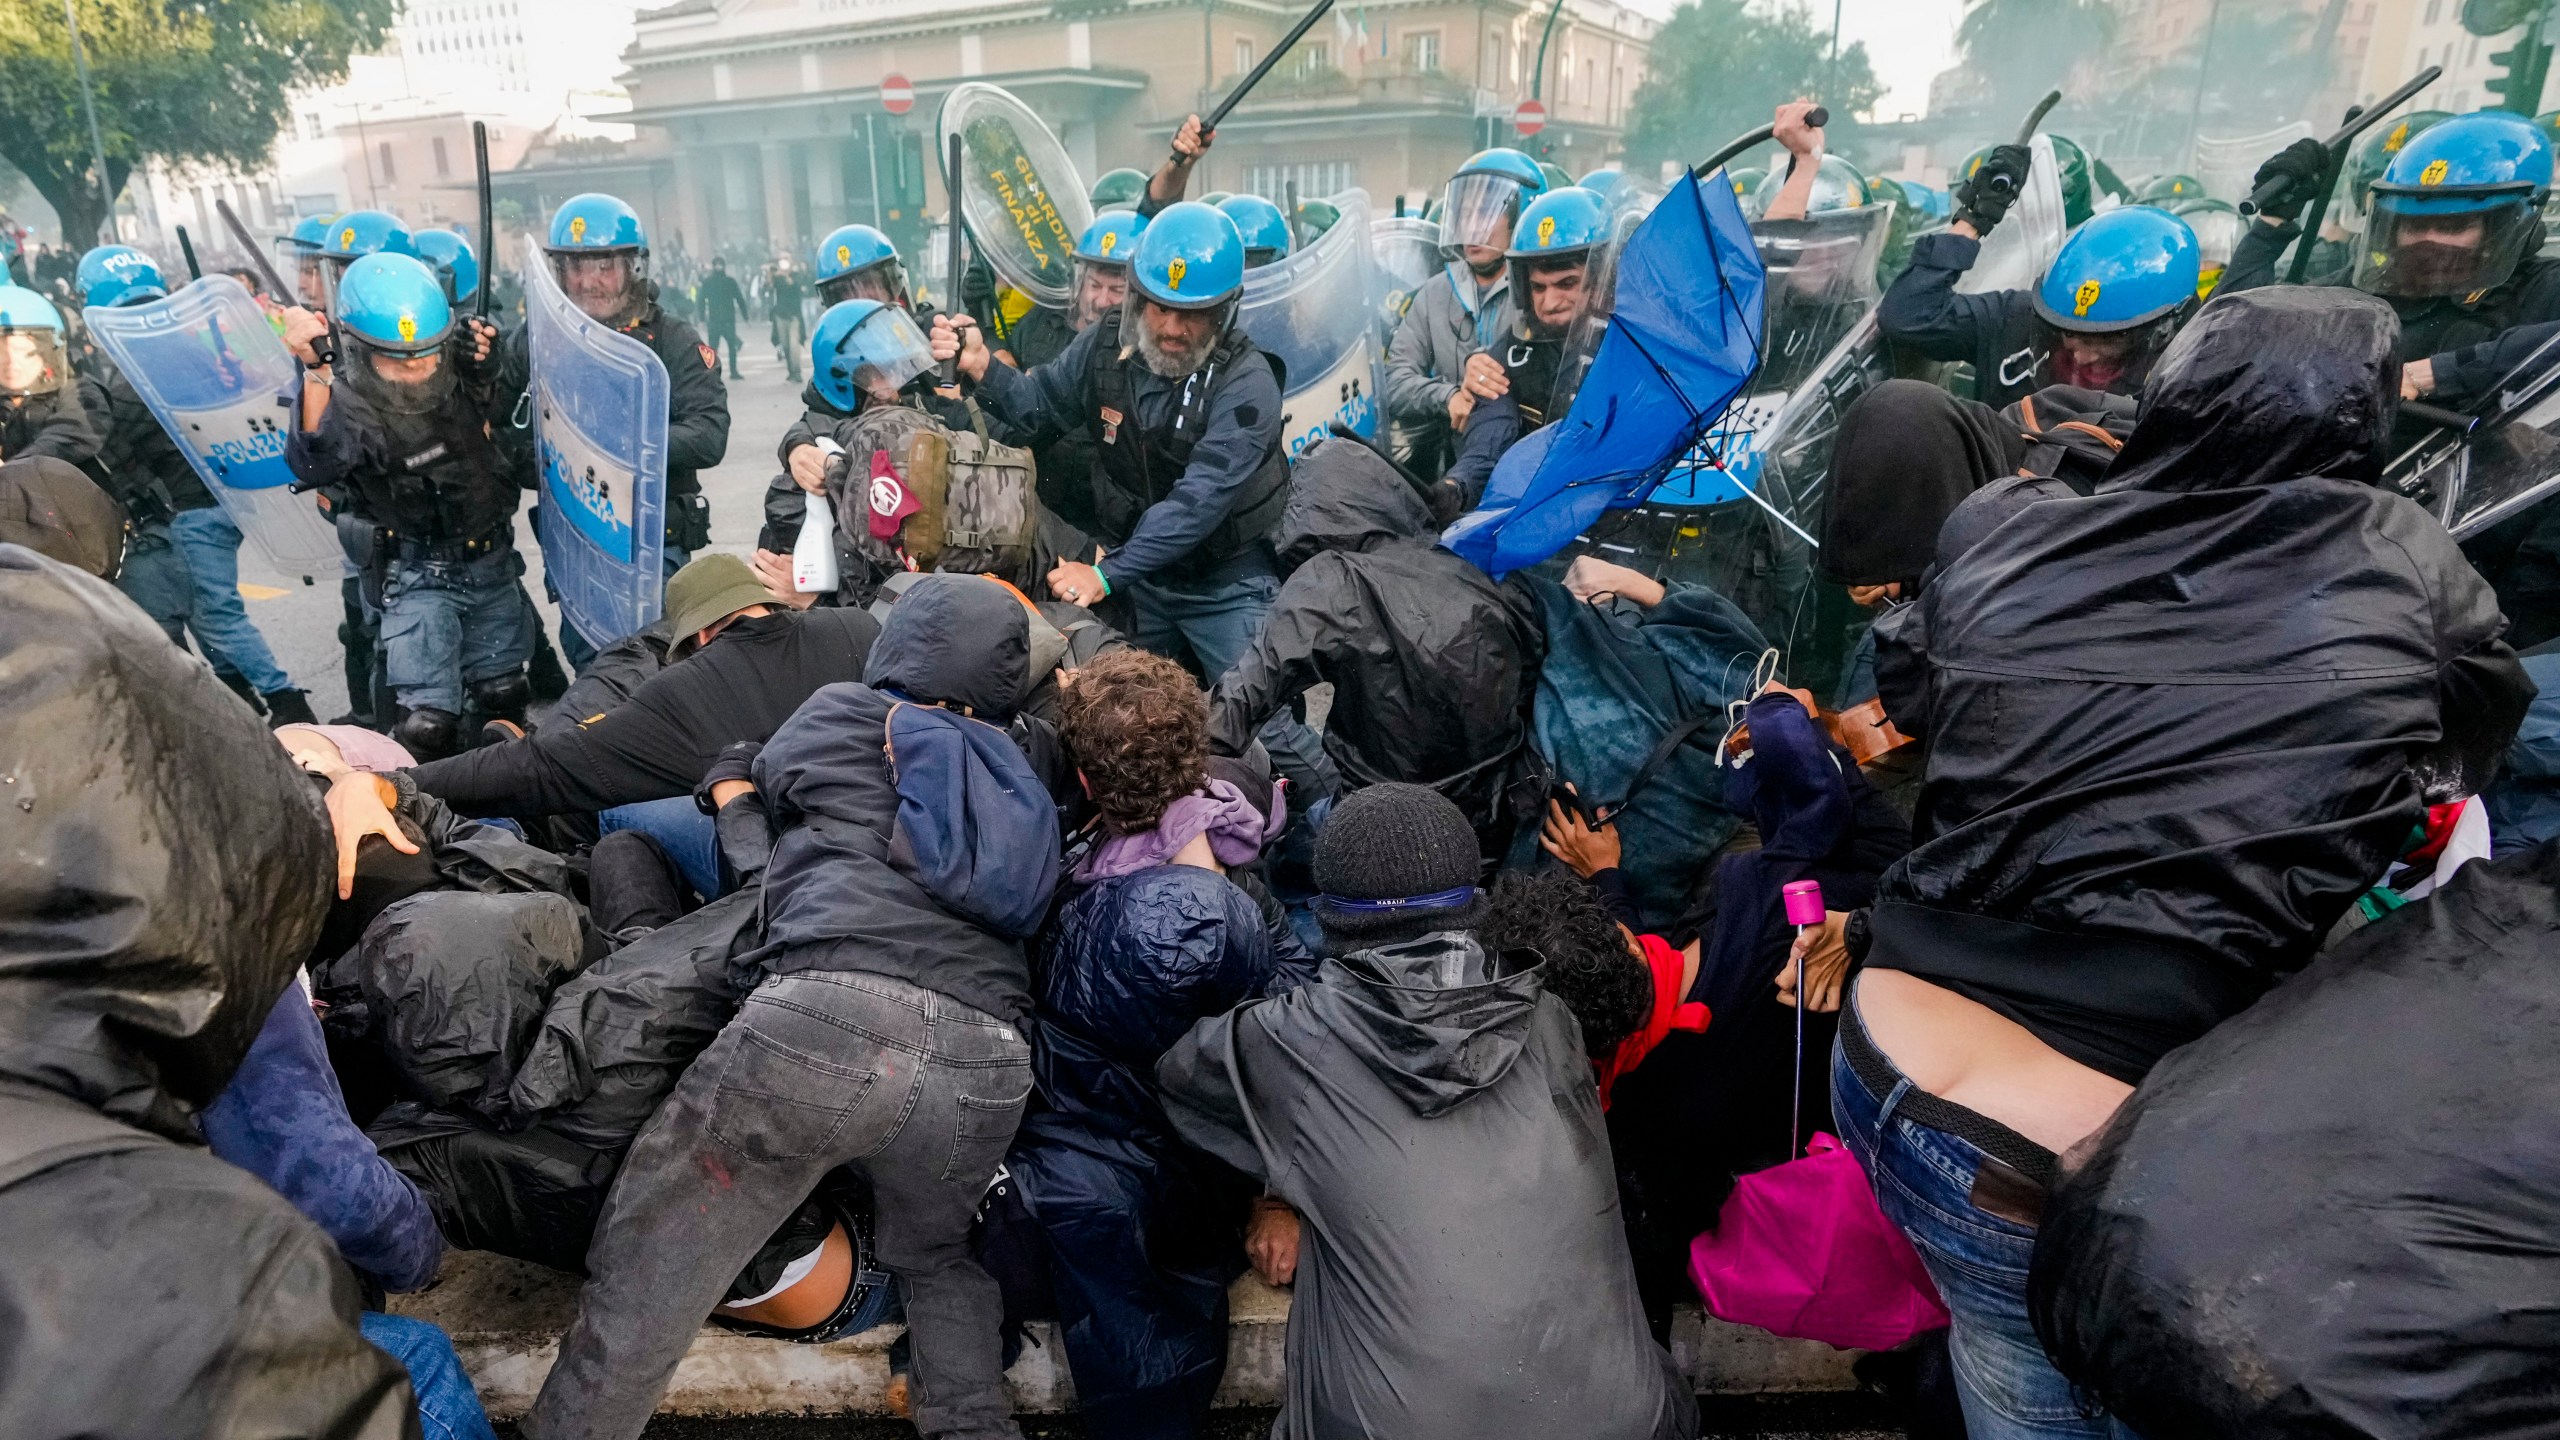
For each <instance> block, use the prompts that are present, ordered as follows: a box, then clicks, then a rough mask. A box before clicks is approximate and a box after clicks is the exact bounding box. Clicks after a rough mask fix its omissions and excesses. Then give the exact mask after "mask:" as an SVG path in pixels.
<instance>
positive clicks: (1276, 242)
mask: <svg viewBox="0 0 2560 1440" xmlns="http://www.w3.org/2000/svg"><path fill="white" fill-rule="evenodd" d="M1218 208H1219V209H1221V210H1223V211H1225V212H1227V218H1228V219H1230V220H1233V221H1234V222H1236V233H1237V234H1239V235H1242V236H1243V237H1244V268H1246V269H1247V270H1258V269H1260V268H1262V267H1263V266H1265V265H1268V264H1270V263H1272V262H1273V261H1275V260H1285V259H1287V258H1288V256H1289V217H1288V216H1286V215H1283V214H1281V213H1280V207H1279V206H1277V205H1274V204H1272V203H1271V202H1270V201H1268V200H1265V199H1263V198H1262V197H1261V196H1259V195H1230V196H1228V197H1227V198H1226V199H1225V200H1222V201H1220V202H1219V203H1218Z"/></svg>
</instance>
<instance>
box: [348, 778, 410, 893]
mask: <svg viewBox="0 0 2560 1440" xmlns="http://www.w3.org/2000/svg"><path fill="white" fill-rule="evenodd" d="M399 799H400V792H398V791H397V790H394V789H392V788H391V782H390V781H388V780H385V779H383V778H382V777H381V776H379V775H374V774H371V773H368V772H366V771H361V770H359V771H355V772H352V773H350V774H347V775H343V776H340V777H339V778H338V780H337V782H336V783H334V784H332V785H331V786H330V787H329V800H328V806H329V829H330V830H331V832H332V833H334V834H335V835H336V836H337V840H338V898H339V899H341V900H345V899H348V898H350V897H352V896H353V895H354V894H355V893H356V847H357V846H359V845H362V844H363V843H364V839H365V837H366V836H368V835H379V836H381V837H382V838H383V839H385V840H388V841H390V842H391V848H392V849H394V850H397V851H399V852H400V853H401V854H403V855H415V854H417V853H418V847H417V846H416V845H414V844H412V843H410V840H409V837H408V836H406V835H403V834H401V833H400V820H399V817H397V816H395V815H393V814H392V813H391V807H392V806H393V805H394V804H396V803H398V801H399Z"/></svg>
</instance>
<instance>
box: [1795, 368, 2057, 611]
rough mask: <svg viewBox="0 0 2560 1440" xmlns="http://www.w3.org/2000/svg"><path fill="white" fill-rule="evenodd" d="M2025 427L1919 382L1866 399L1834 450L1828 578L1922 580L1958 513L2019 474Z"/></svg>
mask: <svg viewBox="0 0 2560 1440" xmlns="http://www.w3.org/2000/svg"><path fill="white" fill-rule="evenodd" d="M2015 429H2016V427H2015V426H2009V425H2005V424H2004V423H2003V422H2002V420H2001V418H2000V414H1999V412H1998V411H1996V410H1993V409H1992V408H1991V407H1990V406H1988V405H1984V404H1981V403H1979V402H1977V401H1972V400H1965V399H1960V398H1958V397H1957V396H1954V395H1950V394H1948V393H1947V392H1946V391H1945V390H1943V389H1941V388H1939V387H1938V386H1935V385H1931V384H1927V383H1925V382H1922V381H1918V380H1887V381H1885V382H1884V383H1883V384H1881V385H1878V386H1877V387H1876V388H1875V389H1874V390H1873V391H1871V392H1869V393H1868V394H1866V395H1864V396H1862V397H1860V398H1859V400H1858V403H1856V404H1855V405H1852V406H1850V407H1849V411H1848V413H1847V414H1845V415H1843V416H1841V417H1840V436H1839V439H1838V440H1837V441H1836V442H1835V443H1834V446H1833V449H1832V461H1831V498H1830V501H1829V503H1828V505H1827V506H1826V508H1825V510H1824V516H1825V518H1824V522H1823V527H1822V549H1821V552H1820V555H1821V561H1822V573H1823V574H1824V575H1826V576H1828V577H1829V578H1831V579H1833V580H1835V581H1838V582H1839V583H1841V584H1843V585H1890V584H1893V583H1895V582H1897V581H1898V582H1901V583H1903V584H1909V583H1910V582H1912V581H1915V580H1918V579H1919V578H1920V575H1921V572H1922V571H1924V570H1926V569H1928V568H1929V556H1930V552H1931V550H1932V548H1933V547H1934V546H1935V545H1936V544H1937V540H1938V527H1939V526H1940V525H1941V524H1943V523H1945V521H1946V518H1947V516H1948V514H1949V513H1950V512H1952V511H1953V510H1954V509H1955V508H1956V507H1957V506H1958V505H1959V504H1961V503H1963V501H1964V498H1965V497H1966V496H1968V495H1971V494H1972V493H1973V492H1974V491H1976V490H1978V489H1980V488H1982V487H1983V486H1984V485H1986V484H1988V483H1990V482H1991V481H1992V480H1994V479H1996V478H1998V477H2000V476H2002V475H2006V474H2008V473H2009V472H2010V470H2011V469H2012V468H2014V466H2015V463H2016V462H2015V458H2014V457H2013V456H2012V455H2011V454H2010V453H2009V446H2008V440H2009V439H2010V438H2013V437H2014V432H2015ZM2004 432H2007V433H2005V434H2004Z"/></svg>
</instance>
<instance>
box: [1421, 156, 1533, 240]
mask: <svg viewBox="0 0 2560 1440" xmlns="http://www.w3.org/2000/svg"><path fill="white" fill-rule="evenodd" d="M1521 194H1522V190H1521V186H1520V182H1519V181H1517V180H1514V179H1511V178H1510V177H1508V176H1505V175H1458V176H1453V177H1452V178H1451V179H1450V181H1449V188H1448V189H1446V190H1444V191H1442V192H1441V193H1440V243H1441V245H1443V246H1444V247H1447V248H1449V249H1456V248H1457V247H1459V246H1461V245H1483V246H1490V247H1491V248H1493V249H1496V250H1507V249H1510V248H1511V226H1512V222H1514V221H1516V220H1518V219H1519V218H1520V197H1521Z"/></svg>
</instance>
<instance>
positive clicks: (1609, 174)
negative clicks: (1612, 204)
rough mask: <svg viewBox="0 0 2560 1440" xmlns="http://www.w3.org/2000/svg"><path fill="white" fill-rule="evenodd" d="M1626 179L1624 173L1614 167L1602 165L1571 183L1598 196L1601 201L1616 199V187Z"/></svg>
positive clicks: (1625, 173)
mask: <svg viewBox="0 0 2560 1440" xmlns="http://www.w3.org/2000/svg"><path fill="white" fill-rule="evenodd" d="M1626 178H1627V172H1626V171H1624V170H1621V169H1619V168H1618V167H1617V166H1615V165H1603V166H1601V167H1600V168H1599V169H1597V170H1594V171H1592V172H1590V173H1589V174H1587V175H1584V176H1583V177H1582V178H1581V179H1579V180H1576V181H1574V182H1573V183H1574V184H1575V185H1577V186H1580V187H1581V188H1582V189H1585V190H1588V191H1590V192H1591V193H1592V194H1594V195H1597V196H1599V197H1600V198H1601V199H1603V200H1614V199H1616V198H1617V191H1618V186H1619V185H1620V184H1622V183H1623V182H1624V181H1625V180H1626Z"/></svg>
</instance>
